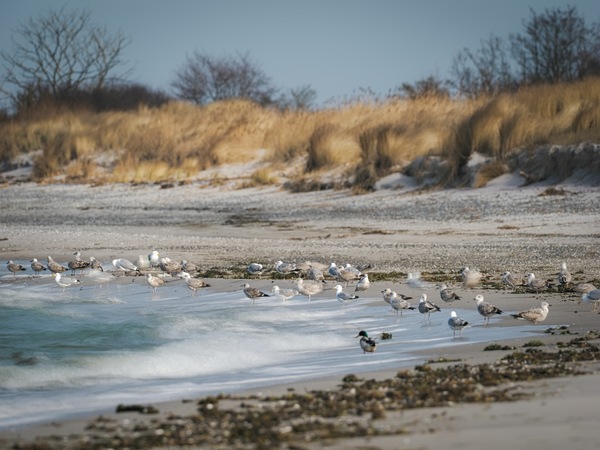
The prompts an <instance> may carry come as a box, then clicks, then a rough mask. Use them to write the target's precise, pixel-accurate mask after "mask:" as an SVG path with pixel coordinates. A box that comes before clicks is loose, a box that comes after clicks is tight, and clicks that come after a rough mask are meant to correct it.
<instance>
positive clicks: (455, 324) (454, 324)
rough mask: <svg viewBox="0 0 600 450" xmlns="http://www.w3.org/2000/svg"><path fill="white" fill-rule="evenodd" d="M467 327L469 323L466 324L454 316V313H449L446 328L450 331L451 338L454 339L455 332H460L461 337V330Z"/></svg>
mask: <svg viewBox="0 0 600 450" xmlns="http://www.w3.org/2000/svg"><path fill="white" fill-rule="evenodd" d="M467 325H469V322H467V321H466V320H463V319H461V318H460V317H458V316H457V315H456V311H451V312H450V318H449V319H448V326H449V327H450V329H451V330H452V333H453V337H455V338H456V332H457V331H460V335H461V336H462V330H463V328H465V327H466V326H467Z"/></svg>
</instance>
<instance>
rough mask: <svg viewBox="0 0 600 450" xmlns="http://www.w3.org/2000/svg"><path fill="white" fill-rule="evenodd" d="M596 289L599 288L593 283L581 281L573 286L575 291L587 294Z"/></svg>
mask: <svg viewBox="0 0 600 450" xmlns="http://www.w3.org/2000/svg"><path fill="white" fill-rule="evenodd" d="M594 289H598V288H597V287H596V286H594V285H593V284H592V283H579V284H578V285H577V286H575V287H574V288H573V291H575V292H578V293H579V294H586V293H588V292H590V291H593V290H594Z"/></svg>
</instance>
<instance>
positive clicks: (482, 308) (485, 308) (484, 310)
mask: <svg viewBox="0 0 600 450" xmlns="http://www.w3.org/2000/svg"><path fill="white" fill-rule="evenodd" d="M475 301H477V311H478V312H479V314H481V315H482V316H483V317H484V319H483V325H484V326H486V325H487V324H489V323H490V317H492V316H494V315H496V314H502V310H501V309H500V308H497V307H496V306H494V305H492V304H491V303H488V302H484V301H483V295H481V294H479V295H476V296H475Z"/></svg>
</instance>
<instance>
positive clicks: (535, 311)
mask: <svg viewBox="0 0 600 450" xmlns="http://www.w3.org/2000/svg"><path fill="white" fill-rule="evenodd" d="M548 306H550V305H549V304H548V302H542V304H541V305H540V307H539V308H531V309H528V310H525V311H521V312H519V313H517V314H511V316H513V317H514V318H515V319H521V320H528V321H529V322H533V323H540V322H543V321H544V320H546V316H547V315H548Z"/></svg>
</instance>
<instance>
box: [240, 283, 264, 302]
mask: <svg viewBox="0 0 600 450" xmlns="http://www.w3.org/2000/svg"><path fill="white" fill-rule="evenodd" d="M244 295H246V297H248V298H249V299H250V300H252V304H254V302H255V301H256V299H257V298H260V297H270V295H269V294H265V293H264V292H263V291H261V290H260V289H257V288H255V287H251V286H250V285H249V284H248V283H244Z"/></svg>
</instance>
